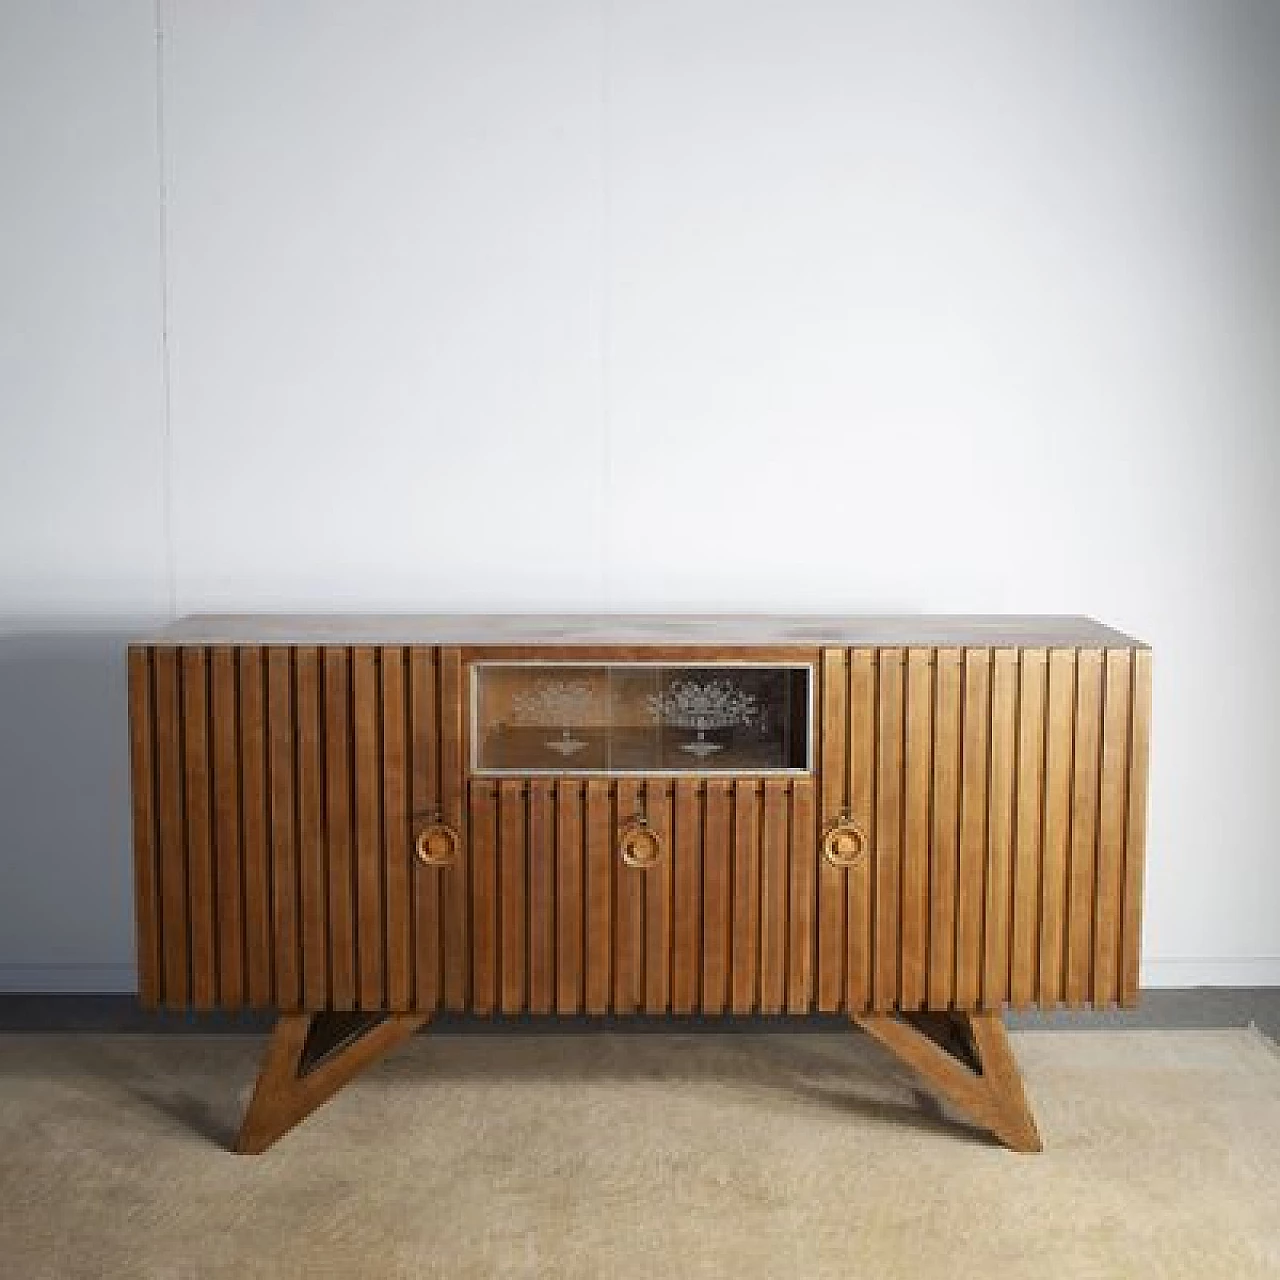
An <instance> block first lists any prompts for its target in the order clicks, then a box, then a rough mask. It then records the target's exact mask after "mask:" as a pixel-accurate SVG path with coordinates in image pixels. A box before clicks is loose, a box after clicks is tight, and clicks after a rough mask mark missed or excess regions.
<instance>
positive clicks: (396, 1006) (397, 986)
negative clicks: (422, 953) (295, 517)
mask: <svg viewBox="0 0 1280 1280" xmlns="http://www.w3.org/2000/svg"><path fill="white" fill-rule="evenodd" d="M301 662H302V655H301V654H299V694H300V695H301V671H302V666H301ZM381 664H382V690H381V693H382V706H381V719H382V744H381V747H382V815H383V817H382V874H383V878H384V884H385V885H386V908H385V918H386V966H387V969H386V982H387V1006H388V1008H390V1009H392V1010H394V1011H396V1012H400V1011H403V1010H406V1009H408V1008H410V1007H411V1000H412V991H413V972H414V955H413V950H412V940H411V935H410V928H409V913H410V906H411V897H412V894H411V880H410V877H411V875H412V874H413V869H412V867H411V866H410V859H411V858H412V854H411V852H410V845H409V796H408V791H407V786H406V784H407V781H408V770H407V768H406V763H407V762H406V756H407V743H406V741H405V736H406V735H405V730H406V714H405V712H406V707H407V703H406V701H405V654H404V650H403V649H399V648H395V647H387V648H384V649H383V650H382V654H381ZM414 861H416V859H414ZM426 870H427V868H425V867H424V868H423V871H424V872H425V871H426ZM423 879H429V880H431V881H433V882H434V881H435V880H436V877H435V876H434V875H430V876H426V875H424V876H423ZM424 949H425V950H426V952H427V953H428V956H429V957H430V958H431V959H433V960H435V961H437V962H438V959H439V955H440V948H439V945H438V943H435V944H434V945H433V942H432V941H431V940H430V939H428V941H427V942H426V945H425V947H424ZM434 1003H435V1001H434V997H433V998H432V1003H431V1007H434Z"/></svg>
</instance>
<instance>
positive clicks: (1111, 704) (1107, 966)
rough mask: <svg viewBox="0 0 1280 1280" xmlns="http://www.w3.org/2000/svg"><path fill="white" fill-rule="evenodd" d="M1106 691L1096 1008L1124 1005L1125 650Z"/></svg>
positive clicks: (1112, 658) (1113, 663)
mask: <svg viewBox="0 0 1280 1280" xmlns="http://www.w3.org/2000/svg"><path fill="white" fill-rule="evenodd" d="M1105 662H1106V673H1105V683H1104V690H1103V708H1104V710H1103V718H1102V764H1101V770H1102V773H1101V779H1100V782H1099V796H1098V876H1097V892H1096V898H1095V912H1096V915H1095V918H1094V931H1093V989H1092V991H1091V992H1090V998H1091V1003H1092V1004H1094V1005H1095V1006H1105V1005H1108V1004H1113V1003H1116V1002H1118V1001H1119V999H1120V988H1119V982H1118V974H1119V971H1120V916H1121V899H1122V897H1123V888H1124V887H1123V880H1122V877H1123V874H1124V845H1125V830H1124V820H1125V804H1126V801H1127V799H1128V796H1127V783H1128V778H1129V694H1130V687H1131V682H1132V672H1131V669H1130V656H1129V651H1128V650H1127V649H1111V650H1108V651H1107V654H1106V658H1105Z"/></svg>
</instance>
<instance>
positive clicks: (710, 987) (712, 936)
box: [699, 778, 733, 1013]
mask: <svg viewBox="0 0 1280 1280" xmlns="http://www.w3.org/2000/svg"><path fill="white" fill-rule="evenodd" d="M732 795H733V790H732V784H731V783H730V782H727V781H725V780H724V779H722V778H715V779H711V780H709V781H708V782H707V784H706V789H705V791H704V795H703V812H702V818H703V822H702V833H701V840H700V843H701V846H702V999H701V1001H700V1005H699V1007H700V1008H701V1009H702V1011H703V1012H704V1013H723V1012H724V1010H725V1009H726V1007H727V1006H728V1003H729V958H730V946H731V943H732V935H731V925H732V922H731V912H732V904H731V902H730V898H729V894H730V887H731V886H730V878H731V876H732V874H733V871H732V859H733V828H732V825H731V822H732Z"/></svg>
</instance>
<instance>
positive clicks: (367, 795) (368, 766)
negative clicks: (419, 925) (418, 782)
mask: <svg viewBox="0 0 1280 1280" xmlns="http://www.w3.org/2000/svg"><path fill="white" fill-rule="evenodd" d="M381 704H382V688H381V674H380V671H379V664H378V655H377V652H376V651H375V650H374V649H372V648H370V647H369V646H367V645H361V646H358V647H357V648H355V649H353V650H352V653H351V705H352V719H353V725H352V740H353V745H354V750H355V758H354V760H353V761H352V763H353V765H354V767H355V778H354V784H355V859H356V945H357V968H356V975H357V998H358V1003H359V1005H360V1008H362V1009H378V1008H380V1007H382V1006H383V1004H384V1001H385V997H384V994H383V990H384V988H383V972H384V969H385V957H384V954H383V948H384V945H385V936H384V932H383V928H382V920H383V914H382V913H383V902H382V831H381V817H382V809H381V805H382V795H381V792H382V741H381V732H380V726H379V717H380V709H381Z"/></svg>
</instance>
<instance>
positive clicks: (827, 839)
mask: <svg viewBox="0 0 1280 1280" xmlns="http://www.w3.org/2000/svg"><path fill="white" fill-rule="evenodd" d="M866 852H867V836H866V832H864V831H863V829H862V828H861V826H859V825H858V823H857V821H856V820H855V819H854V817H853V815H852V814H851V813H850V812H849V810H848V809H843V810H841V812H840V814H839V816H838V817H835V818H832V819H831V821H830V822H828V823H827V825H826V827H825V829H824V830H823V832H822V856H823V857H824V858H826V860H827V861H828V862H829V863H831V865H832V866H833V867H852V866H856V865H857V863H858V862H859V860H860V859H861V858H862V856H863V854H865V853H866Z"/></svg>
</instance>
